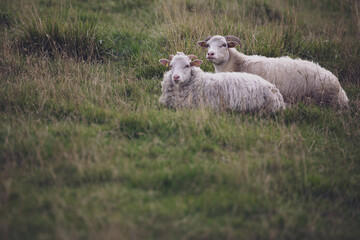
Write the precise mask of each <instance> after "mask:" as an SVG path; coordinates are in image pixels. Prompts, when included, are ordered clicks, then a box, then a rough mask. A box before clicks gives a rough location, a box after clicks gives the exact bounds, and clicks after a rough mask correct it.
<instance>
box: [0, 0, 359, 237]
mask: <svg viewBox="0 0 360 240" xmlns="http://www.w3.org/2000/svg"><path fill="white" fill-rule="evenodd" d="M2 4H3V5H4V6H5V8H2V10H1V12H0V13H1V15H0V21H1V22H0V23H1V26H0V31H1V35H0V37H1V41H0V43H1V46H0V54H1V57H0V79H1V80H0V236H1V238H2V239H119V238H120V239H259V238H265V239H358V238H359V237H360V230H359V227H358V226H359V222H360V205H359V201H360V191H359V189H360V169H359V159H360V121H359V118H360V112H359V109H360V88H359V71H360V70H359V65H360V51H359V47H360V44H359V41H358V40H359V37H360V35H359V27H360V20H359V6H358V5H356V1H325V0H323V1H312V0H307V1H285V0H284V1H280V0H279V1H265V4H263V2H262V1H257V2H255V3H254V2H252V1H238V2H233V1H226V2H223V1H192V0H187V1H180V2H178V1H164V2H163V1H145V0H136V1H126V0H123V1H119V3H114V2H113V1H102V3H100V4H99V3H97V1H93V0H88V1H75V2H72V4H71V5H69V2H66V1H60V3H56V1H37V2H35V3H34V4H33V5H28V4H25V3H24V4H23V6H24V7H23V8H21V9H20V10H19V9H17V10H14V8H13V6H12V5H11V2H10V1H2ZM69 6H71V7H70V8H69ZM16 13H17V14H16ZM38 17H40V19H42V20H41V21H39V20H38ZM69 18H71V20H72V21H71V23H70V24H69V25H66V24H65V22H66V21H67V20H69ZM89 19H90V20H89ZM94 19H95V23H96V25H94V23H93V20H94ZM32 23H36V24H32ZM61 23H62V24H61ZM56 24H58V25H56ZM88 29H91V31H90V33H91V34H92V35H91V34H90V35H91V36H93V37H91V36H90V37H89V34H88V33H89V31H87V30H88ZM49 32H51V33H53V34H50V40H51V41H50V40H49V41H47V40H46V39H47V38H48V37H47V36H46V35H45V33H49ZM30 33H31V34H30ZM213 33H219V34H233V35H237V36H240V37H241V38H242V39H243V41H244V43H245V44H244V45H245V48H244V51H245V52H246V53H248V54H261V55H266V56H281V55H289V56H292V57H302V58H306V59H310V60H314V61H317V62H319V63H320V64H321V65H322V66H325V67H326V68H328V69H330V70H331V71H332V72H334V73H335V74H336V75H337V76H339V79H340V81H341V83H342V85H343V86H344V88H345V90H346V91H347V93H348V96H349V98H350V100H351V102H350V105H351V106H350V109H349V110H347V111H343V112H338V111H334V110H333V109H329V108H326V107H317V106H313V105H304V104H299V105H297V106H294V107H293V108H291V109H287V110H286V111H284V112H282V113H279V114H277V115H272V116H258V115H244V114H239V113H229V112H222V113H214V112H211V111H207V110H191V111H189V110H181V111H174V110H168V109H163V108H162V107H160V106H158V104H157V99H158V97H159V95H160V81H161V76H162V73H163V72H164V68H163V67H161V66H160V64H158V62H157V60H158V59H160V58H163V57H166V56H167V55H168V54H170V53H174V52H175V51H176V50H178V51H184V52H187V53H190V52H192V53H195V54H197V55H198V56H199V57H200V58H202V59H203V58H204V54H205V53H204V52H202V50H201V49H199V48H198V47H196V45H195V42H196V41H197V40H199V39H201V38H203V37H204V36H207V35H208V34H213ZM86 34H88V35H86ZM48 35H49V34H48ZM44 36H45V37H44ZM74 39H80V40H81V41H76V40H74ZM84 39H85V40H84ZM89 39H90V40H89ZM100 40H102V44H103V45H101V46H100V45H98V43H99V41H100ZM84 41H85V42H84ZM85 43H86V44H85ZM34 46H36V47H34ZM32 49H36V50H35V51H34V50H32ZM79 49H80V50H79ZM89 51H90V52H92V54H87V53H85V52H89ZM24 52H26V53H27V54H25V55H24V54H23V53H24ZM65 55H66V56H65ZM93 60H95V61H93ZM203 68H204V69H206V70H209V71H212V70H213V68H212V66H211V65H210V64H209V63H206V64H205V65H204V66H203Z"/></svg>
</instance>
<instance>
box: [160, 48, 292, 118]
mask: <svg viewBox="0 0 360 240" xmlns="http://www.w3.org/2000/svg"><path fill="white" fill-rule="evenodd" d="M194 58H196V57H195V56H194V55H189V56H186V55H185V54H184V53H181V52H178V53H177V54H176V55H175V56H173V55H171V56H170V60H167V59H161V60H159V61H160V63H161V64H163V65H165V66H170V69H171V70H170V71H168V72H166V73H165V74H164V79H163V81H162V83H161V85H162V95H161V97H160V99H159V102H160V103H162V104H164V105H166V106H168V107H175V108H178V107H188V108H191V107H202V106H203V107H211V108H213V109H215V110H232V111H242V112H248V111H259V110H264V111H269V112H276V111H278V110H281V109H284V108H285V103H284V101H283V97H282V95H281V94H280V92H279V90H278V89H277V88H276V87H275V86H274V85H273V84H271V83H269V82H267V81H265V80H264V79H262V78H261V77H259V76H257V75H253V74H248V73H205V72H204V71H202V70H201V69H200V68H198V66H200V65H201V63H202V61H201V60H194V61H191V59H194Z"/></svg>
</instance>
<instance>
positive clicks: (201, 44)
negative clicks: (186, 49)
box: [197, 41, 207, 48]
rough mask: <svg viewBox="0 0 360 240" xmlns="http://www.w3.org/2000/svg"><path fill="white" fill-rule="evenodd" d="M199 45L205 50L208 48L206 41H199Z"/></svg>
mask: <svg viewBox="0 0 360 240" xmlns="http://www.w3.org/2000/svg"><path fill="white" fill-rule="evenodd" d="M197 44H198V45H200V46H201V47H203V48H206V47H207V42H206V41H198V42H197Z"/></svg>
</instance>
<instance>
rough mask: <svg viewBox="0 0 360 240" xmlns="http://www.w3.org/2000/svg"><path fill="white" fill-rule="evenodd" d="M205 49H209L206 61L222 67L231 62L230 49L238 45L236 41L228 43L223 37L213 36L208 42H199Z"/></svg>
mask: <svg viewBox="0 0 360 240" xmlns="http://www.w3.org/2000/svg"><path fill="white" fill-rule="evenodd" d="M197 44H199V45H200V46H202V47H203V48H207V49H208V52H207V55H206V59H207V60H208V61H210V62H211V63H213V64H216V65H221V64H223V63H226V62H227V61H228V60H229V48H233V47H235V46H236V45H237V42H235V41H227V40H226V38H225V37H223V36H219V35H217V36H213V37H211V38H210V39H209V40H208V41H199V42H197Z"/></svg>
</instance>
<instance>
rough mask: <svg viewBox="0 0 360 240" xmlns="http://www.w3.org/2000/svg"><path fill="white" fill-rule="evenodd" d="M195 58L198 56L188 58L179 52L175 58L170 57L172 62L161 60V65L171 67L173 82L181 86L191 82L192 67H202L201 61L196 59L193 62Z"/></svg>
mask: <svg viewBox="0 0 360 240" xmlns="http://www.w3.org/2000/svg"><path fill="white" fill-rule="evenodd" d="M194 58H196V56H194V55H188V56H186V55H185V54H184V53H181V52H180V53H179V52H178V53H177V54H176V55H175V56H173V55H170V60H167V59H161V60H160V63H161V64H163V65H165V66H169V67H170V69H171V75H170V76H171V81H173V83H175V84H181V83H184V82H186V81H188V80H190V78H191V68H192V67H198V66H200V65H201V63H202V61H201V60H198V59H196V60H194V61H191V59H194Z"/></svg>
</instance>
